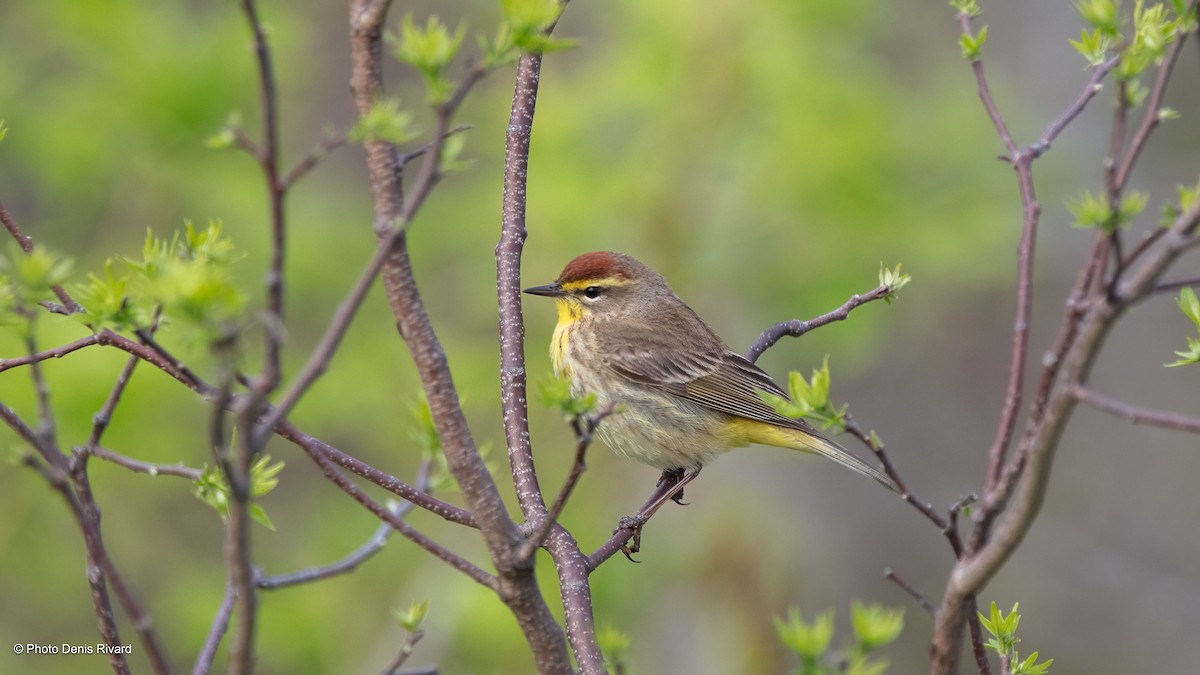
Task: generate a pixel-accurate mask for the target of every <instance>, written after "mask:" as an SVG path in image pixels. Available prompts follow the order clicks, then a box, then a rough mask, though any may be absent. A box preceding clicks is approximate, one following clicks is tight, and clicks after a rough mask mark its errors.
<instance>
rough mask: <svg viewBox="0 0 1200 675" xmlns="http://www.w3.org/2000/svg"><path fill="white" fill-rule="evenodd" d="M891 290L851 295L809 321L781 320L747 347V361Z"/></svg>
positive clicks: (840, 318)
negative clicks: (838, 305) (836, 306)
mask: <svg viewBox="0 0 1200 675" xmlns="http://www.w3.org/2000/svg"><path fill="white" fill-rule="evenodd" d="M890 292H891V287H890V286H886V285H884V286H879V287H878V288H876V289H874V290H872V291H869V292H867V293H863V294H862V295H852V296H850V299H849V300H847V301H846V302H845V303H843V304H842V306H841V307H838V308H837V309H835V310H833V311H832V312H829V313H826V314H822V315H821V316H818V317H815V318H812V319H809V320H808V321H801V320H799V319H795V320H792V321H781V322H779V323H777V324H775V325H774V326H771V327H770V328H768V329H766V330H765V331H763V332H762V334H761V335H759V336H758V339H756V340H755V341H754V344H752V345H750V347H749V348H747V349H746V353H745V354H743V356H745V357H746V360H747V361H750V362H751V363H753V362H755V361H757V360H758V357H760V356H762V355H763V352H765V351H767V350H768V349H770V348H771V347H772V346H774V345H775V343H776V342H779V340H781V339H782V338H784V337H800V336H801V335H804V334H805V333H807V332H809V331H810V330H813V329H815V328H820V327H821V326H824V325H826V324H830V323H833V322H834V321H844V320H845V319H846V317H847V316H849V315H850V311H851V310H853V309H854V308H856V307H859V306H861V305H865V304H867V303H868V302H871V301H872V300H881V299H883V298H885V297H887V294H888V293H890Z"/></svg>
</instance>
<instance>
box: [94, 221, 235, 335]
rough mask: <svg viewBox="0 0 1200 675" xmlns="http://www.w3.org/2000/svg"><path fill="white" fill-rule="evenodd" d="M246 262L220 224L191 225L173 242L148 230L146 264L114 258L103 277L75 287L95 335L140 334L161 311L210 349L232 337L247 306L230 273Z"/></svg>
mask: <svg viewBox="0 0 1200 675" xmlns="http://www.w3.org/2000/svg"><path fill="white" fill-rule="evenodd" d="M242 257H244V254H243V253H242V251H240V250H239V249H238V248H237V247H236V246H235V245H234V243H233V240H232V239H230V238H229V237H226V236H225V235H224V234H223V233H222V227H221V223H220V222H219V221H213V222H210V223H209V224H208V226H207V227H203V228H198V227H196V226H194V225H193V224H192V223H190V222H188V223H187V224H186V227H185V231H184V232H183V233H182V236H181V234H180V233H179V232H176V233H175V234H174V235H172V237H171V238H170V239H169V240H168V239H162V238H159V237H156V236H154V233H153V232H149V231H148V232H147V233H146V241H145V244H144V245H143V247H142V257H141V259H134V258H129V257H124V256H121V257H116V258H110V259H109V260H108V261H107V262H106V263H105V265H104V273H103V276H98V275H95V274H90V275H88V279H87V281H86V282H83V283H79V284H76V285H74V287H73V288H72V293H73V295H74V296H75V297H76V298H77V299H78V301H79V303H80V304H81V305H82V306H83V309H84V313H83V314H81V315H80V317H79V320H80V321H82V322H83V323H85V324H87V325H88V326H91V327H92V329H93V330H99V329H101V328H112V329H114V330H138V329H143V328H148V327H150V326H151V324H152V323H153V322H154V316H155V313H156V311H157V312H161V317H162V319H163V320H165V321H170V320H177V321H179V323H181V324H182V325H183V326H185V328H186V329H187V332H186V333H185V336H187V337H190V338H199V340H200V341H202V342H203V343H205V344H211V343H213V342H215V341H217V340H220V339H223V338H224V337H227V336H228V334H229V333H230V331H231V330H232V327H233V325H234V324H235V323H236V322H237V321H238V320H239V319H240V317H241V314H242V310H243V308H244V306H245V303H246V295H245V293H244V292H243V291H242V290H241V288H240V287H238V285H237V284H236V283H235V282H234V279H233V275H232V272H231V267H232V265H233V264H234V263H236V262H237V261H239V260H241V259H242Z"/></svg>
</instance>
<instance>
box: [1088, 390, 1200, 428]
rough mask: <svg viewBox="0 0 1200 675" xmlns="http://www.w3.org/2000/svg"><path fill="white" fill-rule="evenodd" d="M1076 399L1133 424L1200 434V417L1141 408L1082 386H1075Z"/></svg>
mask: <svg viewBox="0 0 1200 675" xmlns="http://www.w3.org/2000/svg"><path fill="white" fill-rule="evenodd" d="M1075 397H1076V398H1078V399H1079V400H1080V401H1083V402H1084V403H1086V404H1088V405H1090V406H1092V407H1093V408H1095V409H1096V410H1099V411H1101V412H1106V413H1108V414H1110V415H1113V416H1115V417H1119V418H1121V419H1123V420H1125V421H1126V422H1129V423H1131V424H1145V425H1147V426H1153V427H1162V428H1164V429H1174V430H1176V431H1187V432H1190V433H1193V434H1200V417H1191V416H1188V415H1181V414H1179V413H1172V412H1166V411H1163V410H1154V409H1151V408H1139V407H1137V406H1133V405H1129V404H1128V403H1123V402H1121V401H1118V400H1117V399H1115V398H1111V397H1109V396H1105V395H1103V394H1101V393H1099V392H1097V391H1095V390H1094V389H1091V388H1089V387H1087V386H1085V385H1082V384H1077V385H1076V386H1075Z"/></svg>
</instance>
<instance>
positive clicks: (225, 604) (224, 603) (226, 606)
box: [192, 584, 237, 675]
mask: <svg viewBox="0 0 1200 675" xmlns="http://www.w3.org/2000/svg"><path fill="white" fill-rule="evenodd" d="M236 599H237V593H236V592H235V591H234V590H233V586H232V585H229V584H226V585H225V596H224V597H223V598H222V599H221V604H220V606H218V607H217V613H216V615H215V616H213V620H212V625H210V626H209V629H208V636H207V637H205V638H204V645H203V646H202V647H201V648H200V653H199V654H198V655H197V656H196V665H195V666H193V667H192V675H208V672H209V671H210V670H212V664H213V660H214V659H215V658H216V657H217V649H218V648H220V646H221V638H223V637H224V636H225V632H226V631H227V630H229V619H230V618H231V617H232V616H233V604H234V601H235V600H236Z"/></svg>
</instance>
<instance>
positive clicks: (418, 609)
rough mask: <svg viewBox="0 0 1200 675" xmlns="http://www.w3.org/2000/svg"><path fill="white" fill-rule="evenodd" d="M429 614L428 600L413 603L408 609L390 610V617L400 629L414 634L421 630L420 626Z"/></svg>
mask: <svg viewBox="0 0 1200 675" xmlns="http://www.w3.org/2000/svg"><path fill="white" fill-rule="evenodd" d="M428 614H429V600H428V599H425V600H422V601H420V602H414V603H412V604H411V605H409V606H408V609H404V610H401V609H395V610H392V616H393V617H395V619H396V621H397V623H399V624H400V627H401V628H403V629H404V630H406V631H408V632H409V633H416V632H417V631H419V630H421V624H422V623H424V622H425V617H426V616H427V615H428Z"/></svg>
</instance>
